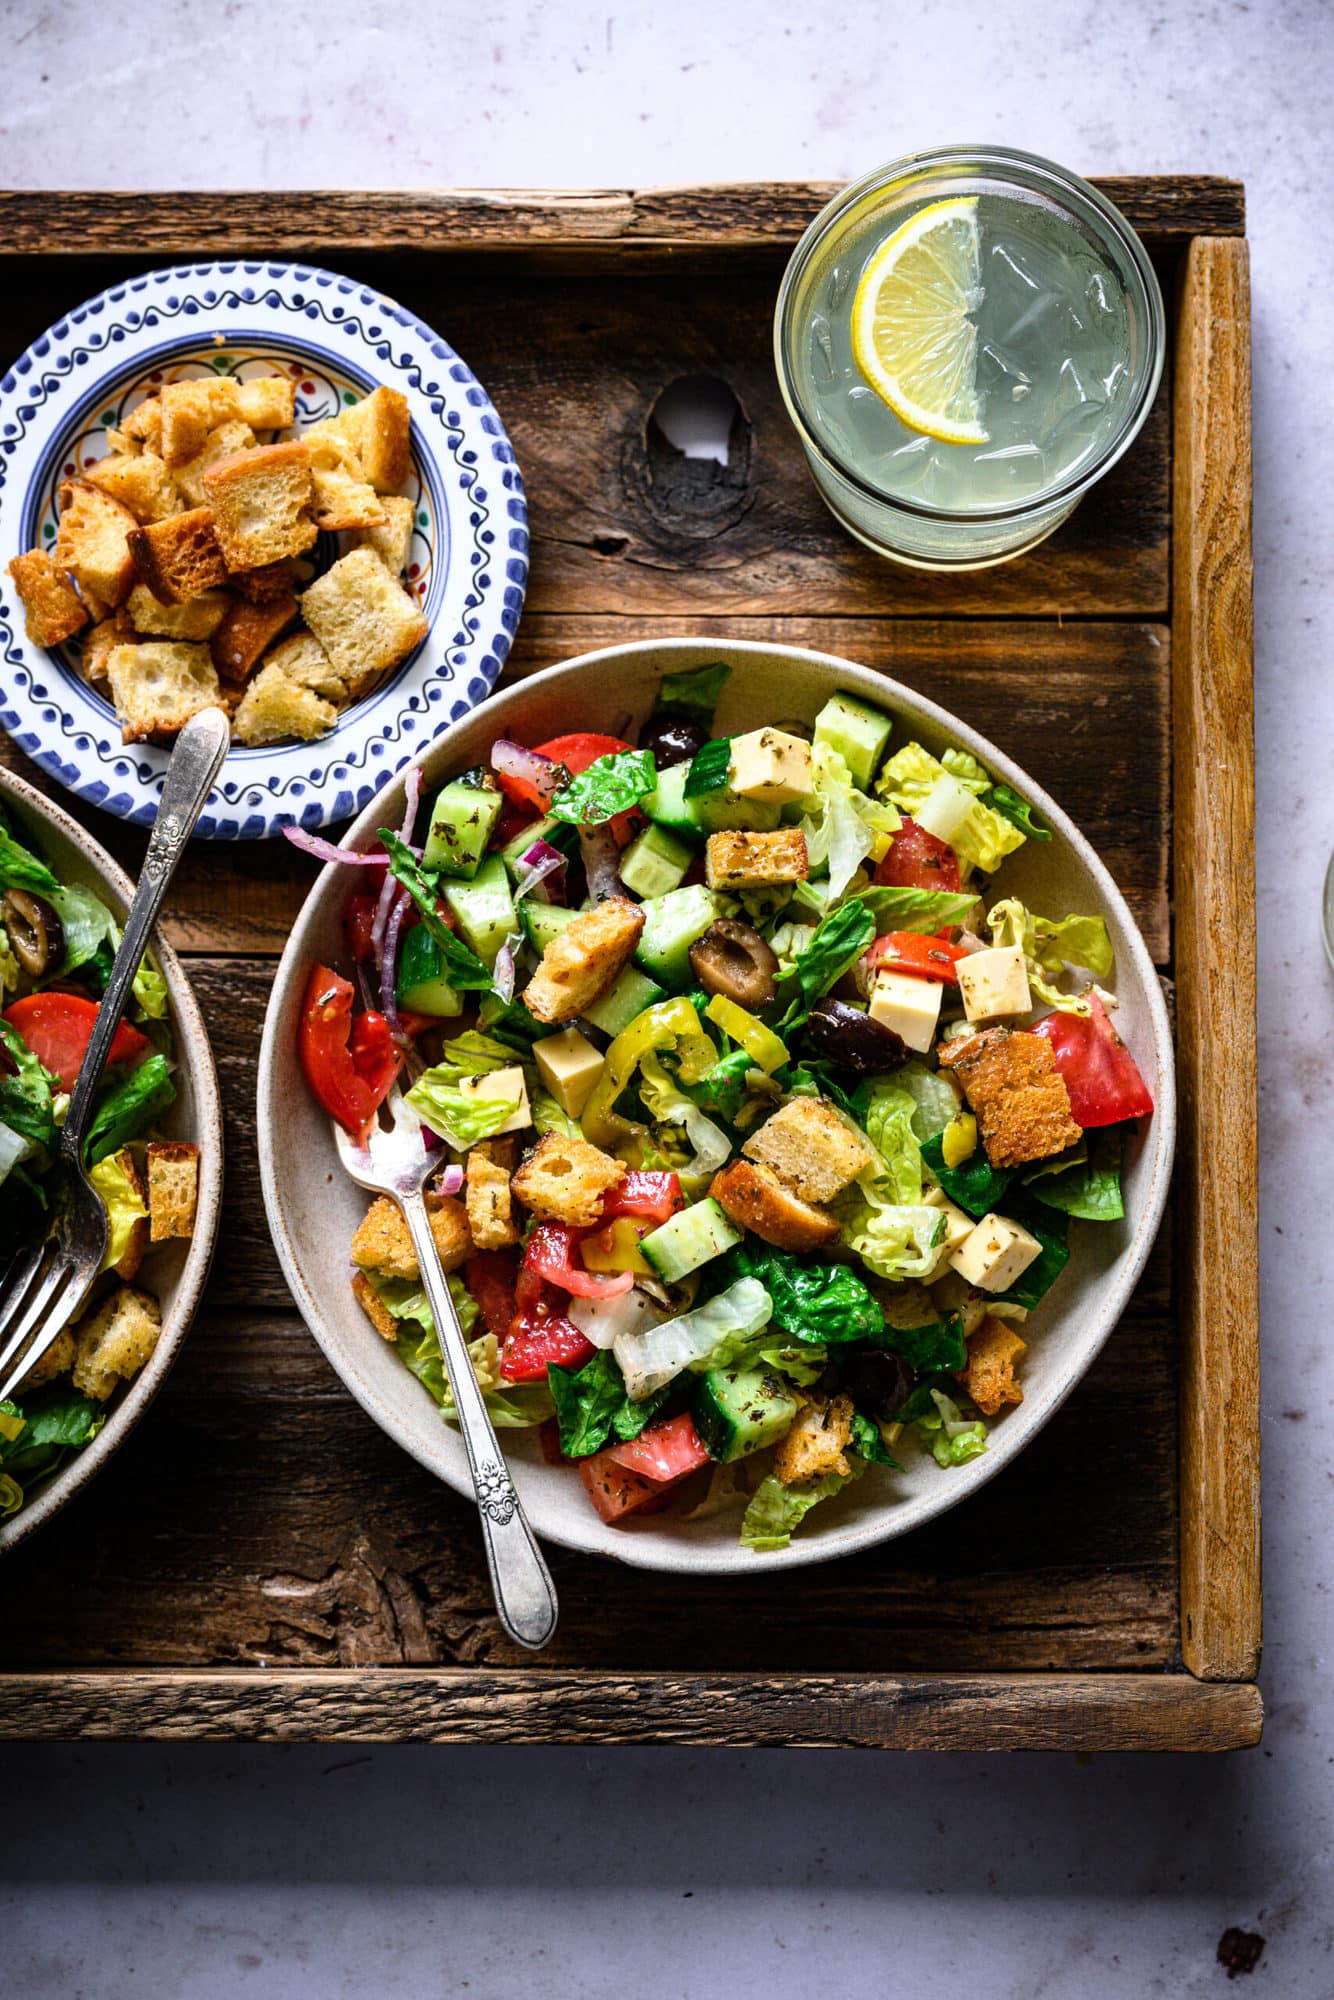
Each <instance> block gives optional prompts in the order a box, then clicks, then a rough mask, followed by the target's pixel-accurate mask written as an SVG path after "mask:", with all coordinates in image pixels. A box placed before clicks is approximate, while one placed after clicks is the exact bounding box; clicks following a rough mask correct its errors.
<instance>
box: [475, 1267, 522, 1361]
mask: <svg viewBox="0 0 1334 2000" xmlns="http://www.w3.org/2000/svg"><path fill="white" fill-rule="evenodd" d="M518 1275H519V1259H518V1255H517V1253H516V1252H515V1251H513V1250H474V1251H473V1253H472V1256H471V1257H469V1259H468V1261H467V1263H466V1264H465V1265H464V1267H463V1282H464V1284H465V1285H466V1286H467V1287H468V1290H469V1291H470V1292H471V1293H472V1295H473V1297H474V1299H475V1300H476V1301H477V1310H478V1312H479V1313H480V1314H481V1318H482V1325H483V1326H484V1327H485V1328H486V1330H487V1332H488V1333H493V1334H494V1335H495V1337H496V1339H497V1340H503V1339H504V1338H505V1335H506V1334H507V1333H508V1332H509V1330H510V1323H511V1321H512V1320H513V1319H514V1316H515V1314H516V1313H517V1312H518V1310H519V1302H518V1299H517V1297H516V1296H515V1280H516V1279H517V1277H518Z"/></svg>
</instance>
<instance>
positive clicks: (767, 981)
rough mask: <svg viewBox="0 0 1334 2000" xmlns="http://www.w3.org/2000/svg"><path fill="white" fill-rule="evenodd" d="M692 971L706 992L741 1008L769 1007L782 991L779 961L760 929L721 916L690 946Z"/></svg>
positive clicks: (734, 918)
mask: <svg viewBox="0 0 1334 2000" xmlns="http://www.w3.org/2000/svg"><path fill="white" fill-rule="evenodd" d="M690 970H691V971H692V972H693V973H694V975H695V977H696V979H698V981H699V983H700V985H701V986H702V987H703V988H704V991H705V992H706V993H721V994H723V995H724V996H725V998H727V999H728V1000H735V1001H736V1002H737V1004H738V1005H739V1006H741V1007H750V1008H755V1007H767V1006H768V1004H769V1002H770V1001H771V1000H772V999H773V997H774V994H775V993H776V992H777V990H778V983H777V975H778V960H777V959H776V958H775V957H774V954H773V952H772V951H771V950H770V949H769V946H768V945H767V944H766V943H765V942H764V939H763V938H762V937H761V936H760V934H759V932H758V931H757V930H752V928H751V926H750V925H749V924H743V923H742V922H741V921H740V920H739V919H738V918H736V917H719V919H718V921H717V923H715V924H710V925H709V928H708V929H707V930H706V931H705V933H704V935H703V937H700V938H696V939H695V942H694V943H693V944H692V945H691V947H690Z"/></svg>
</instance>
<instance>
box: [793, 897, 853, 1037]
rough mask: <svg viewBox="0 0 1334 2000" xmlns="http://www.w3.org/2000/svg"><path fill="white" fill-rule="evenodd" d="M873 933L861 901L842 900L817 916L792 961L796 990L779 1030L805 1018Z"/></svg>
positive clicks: (841, 975) (838, 978)
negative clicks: (824, 915)
mask: <svg viewBox="0 0 1334 2000" xmlns="http://www.w3.org/2000/svg"><path fill="white" fill-rule="evenodd" d="M874 936H875V918H874V917H873V916H872V915H871V912H870V911H869V910H868V909H867V907H866V905H865V904H864V903H861V902H857V901H855V900H854V901H853V902H850V903H843V904H841V905H840V907H839V908H838V909H836V910H834V911H832V912H831V913H830V915H829V916H827V917H822V918H821V920H820V922H819V923H818V924H817V925H816V926H815V929H814V930H813V931H811V932H809V933H808V937H807V942H806V943H805V944H804V945H802V946H800V947H798V949H797V951H796V953H795V956H794V958H793V960H792V976H793V977H794V978H795V979H796V982H797V985H798V987H799V988H800V991H799V993H798V994H797V995H796V996H795V997H794V998H793V1000H792V1001H791V1004H790V1005H789V1007H788V1010H787V1013H786V1014H785V1015H784V1016H783V1020H782V1023H781V1025H780V1030H779V1032H780V1033H783V1032H786V1030H787V1029H789V1028H791V1027H794V1026H795V1025H796V1023H797V1022H798V1021H799V1020H804V1019H805V1017H806V1015H807V1014H808V1013H809V1012H810V1010H811V1008H812V1007H813V1006H814V1004H815V1002H816V1001H817V1000H818V999H819V998H820V996H821V994H823V993H827V992H828V991H829V989H830V987H831V986H834V985H836V984H837V982H838V981H839V980H840V979H841V978H842V977H843V974H844V973H845V972H846V971H847V970H848V969H849V967H850V966H852V965H853V964H855V962H856V961H857V959H859V958H860V957H861V955H862V953H863V952H864V951H865V950H866V948H867V946H868V945H869V944H870V943H871V940H872V939H873V938H874ZM780 970H781V965H780Z"/></svg>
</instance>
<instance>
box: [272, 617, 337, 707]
mask: <svg viewBox="0 0 1334 2000" xmlns="http://www.w3.org/2000/svg"><path fill="white" fill-rule="evenodd" d="M261 666H262V668H263V669H265V670H267V669H268V668H269V667H278V668H279V669H281V671H282V672H283V673H284V674H286V676H287V678H288V680H289V681H291V682H292V683H293V684H294V686H296V687H303V688H310V689H311V690H312V692H313V693H315V694H318V695H323V697H324V699H325V700H326V701H332V702H335V703H341V702H344V701H346V699H347V688H346V687H345V685H344V683H343V678H342V675H341V674H340V673H339V672H338V670H337V668H336V667H335V666H334V663H333V661H332V660H331V659H330V658H329V655H328V654H327V653H326V652H325V650H324V648H323V646H322V645H321V644H320V642H319V640H318V639H317V638H316V637H315V634H314V633H313V632H304V631H303V632H293V634H292V636H291V638H290V639H284V640H282V641H281V642H280V644H278V645H276V646H275V647H274V648H273V651H272V652H271V653H266V654H265V656H264V659H263V661H262V662H261Z"/></svg>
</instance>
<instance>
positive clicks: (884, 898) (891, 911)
mask: <svg viewBox="0 0 1334 2000" xmlns="http://www.w3.org/2000/svg"><path fill="white" fill-rule="evenodd" d="M857 901H858V902H859V903H865V905H866V907H867V909H868V910H869V911H870V912H871V915H872V916H873V917H874V918H875V922H876V930H877V932H879V933H881V934H883V933H884V932H885V931H922V932H925V933H930V932H932V931H943V930H945V929H947V928H948V927H949V926H951V925H953V924H961V923H963V921H964V919H965V918H966V917H967V915H968V913H969V911H970V910H972V909H973V908H974V907H975V905H976V903H977V897H976V896H973V895H969V894H968V893H967V892H966V891H962V892H959V893H957V894H956V893H955V892H953V891H952V890H949V889H896V888H893V887H891V886H889V885H886V884H879V883H878V884H877V885H876V886H875V887H874V888H871V889H859V890H858V891H857Z"/></svg>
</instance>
